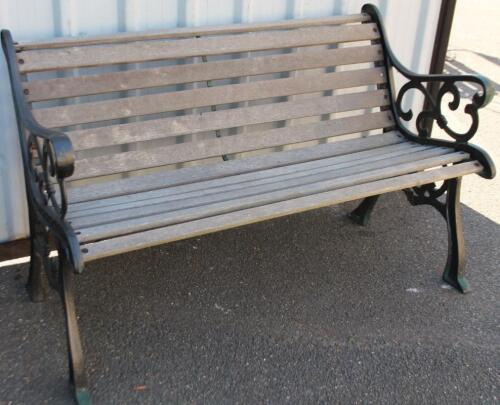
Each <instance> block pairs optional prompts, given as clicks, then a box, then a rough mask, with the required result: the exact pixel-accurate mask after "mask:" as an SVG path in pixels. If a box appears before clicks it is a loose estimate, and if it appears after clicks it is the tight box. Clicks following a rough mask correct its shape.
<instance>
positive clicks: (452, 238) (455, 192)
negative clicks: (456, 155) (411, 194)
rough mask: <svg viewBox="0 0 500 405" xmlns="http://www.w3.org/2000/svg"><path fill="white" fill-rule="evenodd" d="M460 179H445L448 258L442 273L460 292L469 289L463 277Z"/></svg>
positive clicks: (463, 252)
mask: <svg viewBox="0 0 500 405" xmlns="http://www.w3.org/2000/svg"><path fill="white" fill-rule="evenodd" d="M461 184H462V179H461V178H457V179H451V180H448V181H447V192H446V222H447V224H448V259H447V261H446V266H445V269H444V273H443V281H445V282H446V283H448V284H449V285H451V286H452V287H454V288H456V289H457V290H459V291H460V292H462V293H465V292H468V291H469V284H468V283H467V280H466V279H465V277H464V272H465V244H464V237H463V232H462V215H461V211H460V187H461Z"/></svg>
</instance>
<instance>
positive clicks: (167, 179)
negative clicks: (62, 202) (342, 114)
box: [67, 131, 406, 204]
mask: <svg viewBox="0 0 500 405" xmlns="http://www.w3.org/2000/svg"><path fill="white" fill-rule="evenodd" d="M402 142H406V141H405V140H404V138H403V136H402V135H401V134H399V133H397V132H395V131H393V132H386V133H383V134H379V135H373V136H369V137H367V138H358V139H350V140H345V141H339V142H331V143H325V144H320V145H314V146H310V147H307V148H300V149H296V150H287V151H282V152H275V153H273V154H271V155H264V156H254V157H249V158H244V159H237V160H231V161H227V162H218V163H212V164H209V165H203V166H193V167H185V168H181V169H177V170H175V171H170V172H168V173H154V174H149V175H145V176H140V177H130V178H126V179H118V180H112V181H107V182H105V183H94V184H89V185H81V186H78V187H73V188H69V189H68V190H67V193H68V198H69V201H70V203H72V204H78V203H84V202H90V201H95V200H101V199H104V198H112V197H116V196H124V195H128V194H134V193H141V192H144V191H149V190H156V189H163V188H166V187H175V186H180V185H183V184H189V183H192V182H194V181H196V182H199V181H206V180H212V179H218V178H222V177H227V176H234V175H238V174H242V173H252V172H256V171H258V170H264V169H270V168H273V167H280V166H285V165H289V164H294V163H301V162H307V161H309V160H315V159H322V158H327V157H332V156H340V155H347V154H351V153H355V152H359V151H364V150H370V149H375V148H380V147H384V146H389V145H395V144H399V143H402ZM70 179H71V178H70Z"/></svg>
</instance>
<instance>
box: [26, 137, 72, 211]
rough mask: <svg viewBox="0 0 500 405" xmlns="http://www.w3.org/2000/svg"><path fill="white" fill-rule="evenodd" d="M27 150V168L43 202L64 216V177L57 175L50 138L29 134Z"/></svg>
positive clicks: (54, 154)
mask: <svg viewBox="0 0 500 405" xmlns="http://www.w3.org/2000/svg"><path fill="white" fill-rule="evenodd" d="M28 151H29V153H28V160H29V168H28V169H29V172H30V175H31V176H32V179H33V180H34V182H35V183H36V185H37V189H38V191H39V193H40V196H41V197H42V200H43V202H44V204H45V205H46V206H50V207H52V208H53V209H54V210H55V211H56V213H57V214H58V216H59V217H61V218H64V216H65V215H66V211H67V207H68V204H67V197H66V189H65V187H64V179H63V178H62V177H60V176H59V170H58V166H57V161H58V159H57V155H56V152H55V148H54V146H53V144H52V142H51V140H50V139H48V138H41V139H40V138H39V137H37V136H35V135H33V134H30V135H29V136H28ZM56 188H57V190H58V192H56Z"/></svg>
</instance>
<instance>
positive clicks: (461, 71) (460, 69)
mask: <svg viewBox="0 0 500 405" xmlns="http://www.w3.org/2000/svg"><path fill="white" fill-rule="evenodd" d="M470 52H472V51H470ZM473 53H474V54H476V55H479V56H482V57H483V58H485V59H487V60H489V61H490V62H492V63H495V64H497V65H500V59H498V58H495V57H492V56H489V55H485V54H482V53H478V52H473ZM444 73H447V74H451V75H478V74H479V72H476V71H475V70H473V69H471V68H469V67H468V66H467V65H466V64H464V63H462V62H460V61H458V60H456V59H451V58H448V59H447V60H446V62H445V66H444ZM488 80H489V81H490V83H491V84H492V86H493V88H494V90H495V94H498V93H499V92H500V84H498V83H497V82H496V81H494V80H493V78H492V77H488ZM457 87H458V89H459V91H460V95H461V96H462V97H465V98H471V97H472V96H473V95H474V94H475V93H476V92H477V86H474V85H470V84H468V83H466V82H457Z"/></svg>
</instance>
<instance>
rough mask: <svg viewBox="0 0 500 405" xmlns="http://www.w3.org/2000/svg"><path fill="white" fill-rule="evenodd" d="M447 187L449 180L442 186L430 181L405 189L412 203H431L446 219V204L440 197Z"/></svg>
mask: <svg viewBox="0 0 500 405" xmlns="http://www.w3.org/2000/svg"><path fill="white" fill-rule="evenodd" d="M447 187H448V181H445V182H443V184H442V185H441V186H440V187H437V186H436V184H435V183H430V184H424V185H423V186H420V187H413V188H410V189H406V190H403V191H404V193H405V195H406V198H407V199H408V201H409V202H410V204H411V205H424V204H425V205H431V206H432V207H434V208H436V209H437V210H438V211H439V213H440V214H441V215H442V216H443V217H444V219H446V204H445V203H443V202H441V201H440V200H439V197H441V196H442V195H443V194H444V193H445V192H446V190H447Z"/></svg>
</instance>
